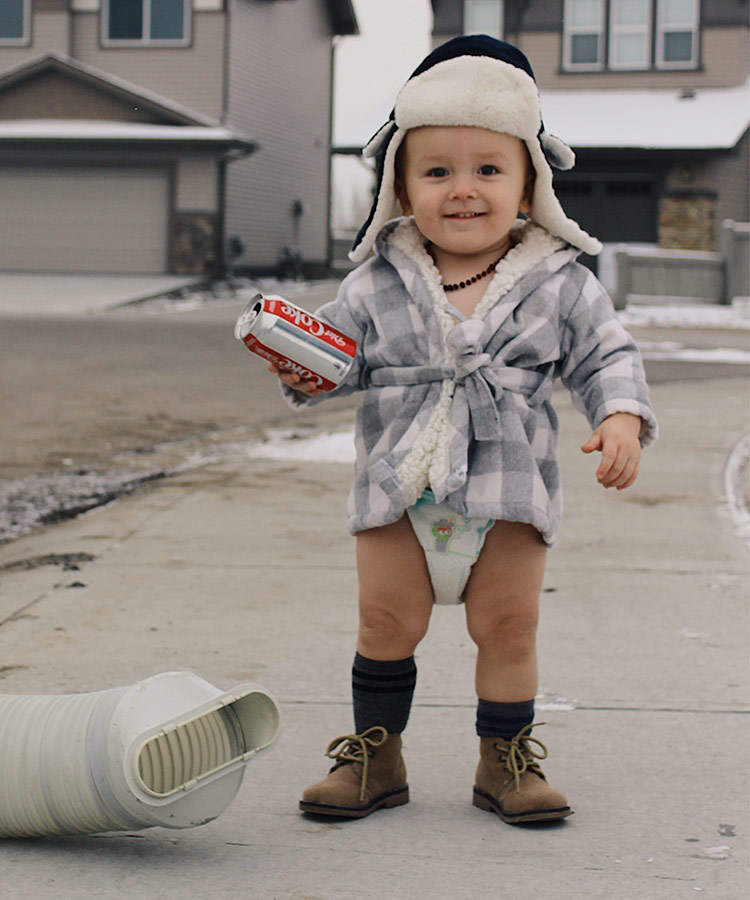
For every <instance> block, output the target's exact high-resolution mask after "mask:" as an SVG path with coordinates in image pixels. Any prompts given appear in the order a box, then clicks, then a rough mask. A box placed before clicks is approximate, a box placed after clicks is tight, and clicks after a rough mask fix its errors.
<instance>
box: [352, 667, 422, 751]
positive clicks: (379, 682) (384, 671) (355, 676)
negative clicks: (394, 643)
mask: <svg viewBox="0 0 750 900" xmlns="http://www.w3.org/2000/svg"><path fill="white" fill-rule="evenodd" d="M416 683H417V667H416V664H415V662H414V657H413V656H410V657H408V658H407V659H396V660H378V659H368V658H367V657H366V656H362V655H361V654H359V653H357V654H356V655H355V657H354V665H353V666H352V696H353V700H354V724H355V728H356V731H357V733H358V734H361V733H362V732H363V731H367V729H368V728H372V727H373V725H382V726H383V727H384V728H385V729H386V731H388V732H389V734H400V733H401V732H402V731H403V730H404V728H406V723H407V721H408V719H409V713H410V711H411V702H412V698H413V697H414V688H415V685H416Z"/></svg>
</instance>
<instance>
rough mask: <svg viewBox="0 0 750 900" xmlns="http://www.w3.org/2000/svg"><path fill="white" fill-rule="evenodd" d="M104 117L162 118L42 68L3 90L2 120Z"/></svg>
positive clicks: (119, 118)
mask: <svg viewBox="0 0 750 900" xmlns="http://www.w3.org/2000/svg"><path fill="white" fill-rule="evenodd" d="M83 110H85V117H86V118H87V119H105V120H116V121H122V122H161V121H162V120H161V119H160V118H159V117H157V116H156V115H155V114H149V113H147V112H146V111H144V110H136V109H134V108H133V106H132V105H129V104H126V103H125V102H123V101H122V100H118V99H117V98H116V97H112V96H109V95H107V94H104V93H103V92H102V91H101V90H99V89H97V88H95V87H93V86H91V85H87V84H83V83H81V82H78V81H74V80H73V79H72V78H66V77H65V76H63V75H60V74H59V73H57V72H43V73H41V74H40V75H37V76H36V77H35V78H32V79H29V80H28V81H24V82H21V83H20V84H19V85H17V86H16V87H15V89H14V90H12V91H6V92H3V93H0V120H7V119H47V118H53V119H82V118H83V117H84V116H83V113H82V111H83Z"/></svg>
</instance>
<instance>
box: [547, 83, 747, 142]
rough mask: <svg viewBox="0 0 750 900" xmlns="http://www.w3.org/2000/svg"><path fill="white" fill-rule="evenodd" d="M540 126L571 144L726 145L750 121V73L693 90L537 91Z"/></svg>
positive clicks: (738, 136)
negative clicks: (733, 82) (741, 79)
mask: <svg viewBox="0 0 750 900" xmlns="http://www.w3.org/2000/svg"><path fill="white" fill-rule="evenodd" d="M541 98H542V111H543V114H544V125H545V128H546V129H547V130H548V131H550V132H551V133H552V134H557V135H559V136H560V137H561V138H562V139H563V140H564V141H565V142H566V143H568V144H570V146H571V147H573V148H576V149H593V148H597V149H604V148H617V149H636V148H637V149H646V150H728V149H731V148H732V147H734V146H736V145H737V142H738V141H739V140H740V138H741V137H742V135H743V134H744V133H745V131H747V128H748V125H750V79H749V80H748V81H746V82H745V84H744V85H738V86H736V87H723V88H696V89H694V90H685V89H682V90H680V89H677V90H665V89H663V88H654V89H651V90H642V89H640V90H626V89H623V90H606V89H602V90H597V91H593V90H566V91H541Z"/></svg>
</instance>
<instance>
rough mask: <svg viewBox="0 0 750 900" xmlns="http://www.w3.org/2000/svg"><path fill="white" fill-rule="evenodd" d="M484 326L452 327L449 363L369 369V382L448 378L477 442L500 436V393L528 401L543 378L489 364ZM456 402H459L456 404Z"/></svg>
mask: <svg viewBox="0 0 750 900" xmlns="http://www.w3.org/2000/svg"><path fill="white" fill-rule="evenodd" d="M483 333H484V323H483V322H482V321H481V320H479V319H468V320H467V321H465V322H461V323H459V324H458V325H456V326H455V327H454V328H452V329H451V330H450V331H449V332H448V335H447V337H446V343H447V344H448V346H449V347H450V348H451V349H452V350H453V351H454V353H455V362H454V363H453V364H447V363H446V364H443V365H440V366H384V367H382V368H380V369H373V370H372V372H371V373H370V383H371V384H373V385H378V386H385V385H411V384H429V383H430V382H433V381H444V380H445V379H451V380H452V381H454V382H455V383H456V386H457V387H459V388H461V389H462V392H463V394H464V397H465V401H466V403H467V404H468V407H469V414H470V417H471V423H472V426H473V430H474V437H475V438H476V439H477V440H478V441H491V440H496V439H498V438H499V437H500V415H499V413H498V408H497V404H498V402H499V400H500V397H501V396H502V394H503V391H504V390H509V391H514V392H516V393H520V394H523V395H524V396H525V397H526V398H527V399H528V400H529V402H532V401H533V399H534V396H535V395H536V394H537V392H538V391H539V389H540V388H541V387H542V385H543V384H544V381H545V376H544V375H543V374H541V373H539V372H534V371H531V370H530V369H522V368H517V367H514V366H508V365H505V364H504V363H498V362H493V360H492V357H491V356H490V355H489V353H486V352H485V351H484V347H483V345H482V337H483ZM459 402H460V401H459Z"/></svg>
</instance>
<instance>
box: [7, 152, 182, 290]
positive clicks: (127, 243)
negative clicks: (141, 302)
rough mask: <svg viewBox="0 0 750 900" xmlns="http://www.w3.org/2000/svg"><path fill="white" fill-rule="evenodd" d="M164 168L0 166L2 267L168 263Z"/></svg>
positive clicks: (120, 268)
mask: <svg viewBox="0 0 750 900" xmlns="http://www.w3.org/2000/svg"><path fill="white" fill-rule="evenodd" d="M168 211H169V178H168V173H167V170H166V169H140V168H127V169H124V168H123V169H116V168H112V169H106V168H88V167H86V168H84V167H80V168H79V167H58V168H44V167H40V168H38V167H31V166H29V167H20V166H0V270H5V271H8V270H16V271H32V272H44V271H47V272H114V273H126V272H132V273H136V272H142V273H159V272H165V271H166V268H167V219H168Z"/></svg>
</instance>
